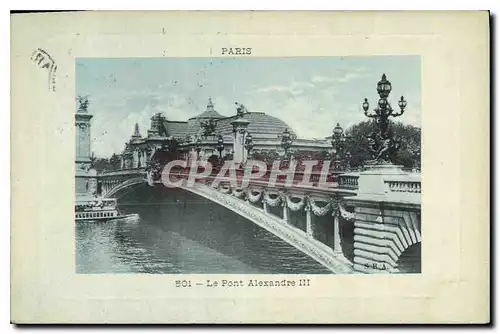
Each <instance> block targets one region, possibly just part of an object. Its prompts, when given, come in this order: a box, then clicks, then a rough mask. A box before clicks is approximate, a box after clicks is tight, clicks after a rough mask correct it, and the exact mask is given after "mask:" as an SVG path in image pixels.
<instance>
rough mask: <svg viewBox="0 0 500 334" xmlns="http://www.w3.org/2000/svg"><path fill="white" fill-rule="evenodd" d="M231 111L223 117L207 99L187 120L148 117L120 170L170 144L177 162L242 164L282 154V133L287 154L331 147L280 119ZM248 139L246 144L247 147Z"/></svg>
mask: <svg viewBox="0 0 500 334" xmlns="http://www.w3.org/2000/svg"><path fill="white" fill-rule="evenodd" d="M236 109H237V112H236V113H235V114H234V115H232V116H223V115H221V114H219V113H218V112H217V111H216V110H215V107H214V105H213V103H212V100H211V99H209V100H208V104H207V106H206V110H205V111H204V112H203V113H201V114H200V115H198V116H195V117H192V118H190V119H188V120H187V121H170V120H168V119H167V118H166V117H165V116H164V115H162V114H160V113H158V114H155V115H153V116H152V117H151V123H150V128H149V129H148V130H147V135H146V136H145V137H143V136H142V135H141V134H140V131H139V127H138V125H137V124H136V126H135V129H134V132H133V134H132V136H131V137H130V139H129V141H128V142H127V143H126V144H125V149H124V150H123V152H122V155H121V157H122V168H123V169H130V168H141V167H145V164H146V163H147V162H148V161H150V160H151V158H152V157H153V155H154V154H155V152H157V151H158V150H159V149H161V148H172V147H173V146H175V149H176V151H178V152H179V155H180V156H179V158H181V159H187V160H189V159H200V160H206V159H209V158H210V157H212V156H220V157H223V158H224V157H225V158H229V157H230V158H231V159H232V160H234V161H236V162H243V161H245V160H246V159H247V158H249V156H248V155H249V153H250V154H251V155H252V156H253V155H258V154H265V153H271V152H273V153H275V154H277V155H278V156H283V155H284V153H285V150H284V148H283V147H282V135H283V133H284V132H285V131H288V132H289V133H290V134H291V136H292V137H293V142H292V143H291V147H290V149H289V153H292V154H293V153H294V152H298V151H313V152H325V151H329V150H330V149H331V145H330V143H329V141H328V140H327V139H324V140H313V139H301V138H296V136H295V132H294V131H293V129H292V128H291V127H290V126H288V125H287V124H286V123H285V122H284V121H282V120H280V119H279V118H276V117H273V116H270V115H267V114H266V113H264V112H249V111H247V110H246V108H245V107H244V106H242V105H240V104H238V105H237V108H236ZM250 138H251V146H250V145H248V142H249V139H250ZM249 148H251V150H250V151H249Z"/></svg>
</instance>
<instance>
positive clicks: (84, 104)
mask: <svg viewBox="0 0 500 334" xmlns="http://www.w3.org/2000/svg"><path fill="white" fill-rule="evenodd" d="M76 99H77V101H78V111H79V112H87V108H88V106H89V103H90V102H89V98H88V96H78V97H77V98H76Z"/></svg>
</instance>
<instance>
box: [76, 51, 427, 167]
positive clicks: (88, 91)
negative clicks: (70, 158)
mask: <svg viewBox="0 0 500 334" xmlns="http://www.w3.org/2000/svg"><path fill="white" fill-rule="evenodd" d="M383 73H385V74H386V75H387V79H388V80H389V81H391V83H392V92H391V95H390V96H389V102H391V104H392V106H393V108H394V109H398V106H397V100H398V99H399V98H400V96H401V95H404V97H405V99H406V100H407V101H408V105H407V107H406V111H405V114H403V115H402V116H401V117H398V118H397V120H398V121H401V122H403V123H406V124H412V125H415V126H420V118H421V103H420V96H421V95H420V86H421V79H420V75H421V71H420V57H419V56H371V57H321V58H318V57H300V58H299V57H297V58H254V57H252V58H244V57H238V58H115V59H107V58H77V60H76V95H77V96H78V95H82V96H88V98H89V100H90V104H89V108H88V110H89V112H90V113H91V114H93V115H94V117H93V119H92V130H91V131H92V150H93V151H94V153H95V155H96V156H97V157H109V156H111V154H113V153H121V151H122V150H123V148H124V145H125V142H126V141H128V139H129V138H130V136H131V135H132V133H133V130H134V125H135V123H138V124H139V129H140V132H141V134H142V135H143V136H144V135H146V134H147V129H148V128H149V125H150V118H151V116H152V115H153V114H155V113H157V112H161V113H163V114H164V115H165V116H166V118H167V119H169V120H175V121H185V120H187V119H188V118H190V117H193V116H196V115H198V114H200V113H202V112H203V111H204V110H205V108H206V105H207V102H208V98H209V97H211V98H212V101H213V103H214V106H215V109H216V110H217V111H218V112H219V113H220V114H222V115H225V116H231V115H234V114H236V109H235V105H234V102H236V101H237V102H239V103H242V104H243V105H244V106H245V107H246V108H247V109H248V110H249V111H261V112H265V113H267V114H269V115H272V116H275V117H278V118H280V119H282V120H283V121H284V122H285V123H287V124H288V125H289V126H290V127H291V128H292V129H293V130H294V131H295V132H296V133H297V135H298V136H299V137H301V138H325V137H327V136H329V135H330V134H331V132H332V130H333V128H334V127H335V125H336V123H337V122H338V123H340V125H341V126H342V127H344V128H347V127H349V126H350V125H353V124H356V123H358V122H360V121H363V120H366V119H367V118H366V116H364V114H363V109H362V107H361V105H362V103H363V100H364V98H365V97H366V98H368V101H369V102H370V109H372V107H375V105H376V103H377V101H378V95H377V90H376V86H377V82H378V81H379V80H380V78H381V76H382V74H383Z"/></svg>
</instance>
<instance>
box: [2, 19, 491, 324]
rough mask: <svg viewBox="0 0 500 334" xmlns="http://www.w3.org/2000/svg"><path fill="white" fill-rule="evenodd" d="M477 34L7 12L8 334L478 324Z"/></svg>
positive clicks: (485, 253) (481, 104) (480, 128)
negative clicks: (82, 327)
mask: <svg viewBox="0 0 500 334" xmlns="http://www.w3.org/2000/svg"><path fill="white" fill-rule="evenodd" d="M488 20H489V17H488V13H487V12H463V13H458V12H456V13H455V12H442V13H437V12H436V13H432V12H413V13H410V12H393V13H389V12H385V13H383V12H380V13H377V12H358V13H342V12H338V13H333V12H329V13H326V12H324V13H320V12H293V13H292V12H288V13H285V12H282V13H279V12H275V13H271V12H128V13H118V12H116V13H113V12H106V13H104V12H102V13H100V12H93V13H64V14H62V13H60V14H30V15H14V16H13V17H12V78H13V79H12V131H13V132H12V147H13V152H14V153H13V156H12V165H13V168H12V169H13V171H14V172H13V176H12V177H13V189H12V193H13V199H12V201H13V217H12V225H11V226H12V227H11V231H12V259H13V261H12V287H11V289H12V296H13V297H12V315H11V318H12V321H13V322H16V323H487V322H489V217H488V212H489V210H488V208H489V202H488V201H489V198H488V189H489V188H488V184H489V179H488V177H487V174H488V173H487V167H486V166H488V161H489V156H488V152H489V149H488V147H489V146H488V145H489V143H488V142H489V134H488V133H487V129H488V128H489V126H488V115H489V110H488V109H489V105H488V101H489V94H488V92H489V35H488V32H489V25H488ZM124 22H127V24H126V25H124V24H123V23H124ZM346 23H349V24H346ZM465 27H467V29H466V28H465ZM471 107H472V108H473V109H474V115H473V117H472V115H471ZM33 159H35V160H36V161H38V164H37V166H36V168H35V169H33V168H32V165H28V164H27V162H28V160H30V161H31V160H33ZM28 166H30V167H28ZM34 175H36V179H35V180H33V176H34ZM465 198H468V199H467V200H466V199H465ZM465 202H467V203H465ZM464 305H468V306H467V307H465V306H464Z"/></svg>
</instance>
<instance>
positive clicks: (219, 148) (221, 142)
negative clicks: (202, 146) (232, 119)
mask: <svg viewBox="0 0 500 334" xmlns="http://www.w3.org/2000/svg"><path fill="white" fill-rule="evenodd" d="M217 151H218V152H219V158H220V159H222V152H223V151H224V138H223V137H222V135H219V136H218V137H217Z"/></svg>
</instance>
